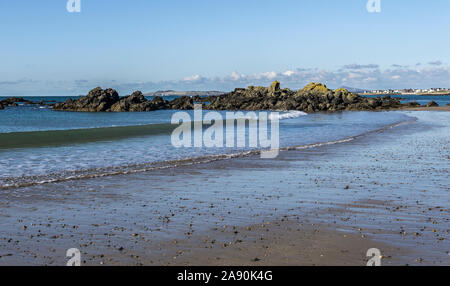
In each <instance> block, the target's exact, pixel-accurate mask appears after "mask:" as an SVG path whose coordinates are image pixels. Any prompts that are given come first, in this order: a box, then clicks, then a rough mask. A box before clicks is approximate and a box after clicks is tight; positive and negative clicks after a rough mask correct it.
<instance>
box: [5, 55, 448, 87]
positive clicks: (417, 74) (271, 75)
mask: <svg viewBox="0 0 450 286" xmlns="http://www.w3.org/2000/svg"><path fill="white" fill-rule="evenodd" d="M274 80H278V81H280V82H281V84H282V86H283V87H288V88H291V89H299V88H302V87H303V86H305V85H306V84H308V83H310V82H321V83H324V84H326V85H327V86H328V87H330V88H338V87H342V86H348V87H354V88H360V89H368V90H370V89H403V88H431V87H443V88H450V68H449V67H447V66H443V63H442V62H441V61H439V60H437V61H433V62H429V63H427V64H421V63H417V64H415V65H412V66H403V65H397V64H392V65H391V67H389V68H386V69H382V68H380V66H379V65H377V64H356V63H355V64H348V65H344V66H342V67H341V68H338V69H336V70H328V69H319V68H315V69H302V68H297V69H294V70H285V71H279V72H277V71H268V72H261V73H255V74H250V75H249V74H243V73H239V72H237V71H233V72H231V73H230V74H228V75H226V76H215V77H205V76H202V75H200V74H196V75H192V76H187V77H185V78H183V79H179V80H168V81H160V82H153V81H135V82H122V81H118V80H109V79H108V80H105V79H97V80H94V79H92V80H87V79H79V80H74V81H49V80H47V81H41V80H32V79H20V80H16V81H0V95H1V96H33V95H37V96H45V95H61V96H75V95H81V94H86V93H87V92H88V91H89V90H90V89H92V88H95V87H97V86H101V87H103V88H107V87H111V88H114V89H116V90H118V91H119V93H120V94H121V95H126V94H130V93H131V92H133V91H135V90H141V91H143V92H151V91H157V90H180V91H181V90H218V91H231V90H233V89H234V88H236V87H247V86H249V85H264V86H267V85H269V84H270V83H271V82H272V81H274Z"/></svg>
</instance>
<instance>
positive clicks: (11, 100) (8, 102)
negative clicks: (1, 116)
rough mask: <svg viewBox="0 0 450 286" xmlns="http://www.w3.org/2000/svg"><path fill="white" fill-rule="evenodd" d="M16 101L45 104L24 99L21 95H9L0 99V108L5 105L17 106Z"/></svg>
mask: <svg viewBox="0 0 450 286" xmlns="http://www.w3.org/2000/svg"><path fill="white" fill-rule="evenodd" d="M18 103H25V104H38V105H45V103H42V102H33V101H31V100H26V99H24V98H22V97H10V98H7V99H3V100H2V101H0V109H4V108H5V107H8V106H19V104H18Z"/></svg>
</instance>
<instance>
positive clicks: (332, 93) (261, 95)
mask: <svg viewBox="0 0 450 286" xmlns="http://www.w3.org/2000/svg"><path fill="white" fill-rule="evenodd" d="M210 102H211V104H210V105H208V106H207V107H206V108H207V109H216V110H301V111H306V112H318V111H340V110H381V109H390V108H398V107H401V106H402V104H401V103H400V101H399V100H398V99H393V98H390V97H384V98H365V97H361V96H359V95H358V94H355V93H351V92H349V91H348V90H346V89H343V88H341V89H336V90H331V89H328V88H327V87H326V86H325V85H323V84H320V83H310V84H308V85H307V86H305V87H304V88H303V89H301V90H298V91H297V92H294V91H292V90H290V89H281V88H280V84H279V82H274V83H273V84H272V85H271V86H270V87H269V88H265V87H254V86H250V87H248V88H247V89H242V88H238V89H235V90H234V91H233V92H231V93H228V94H224V95H221V96H218V97H214V98H210Z"/></svg>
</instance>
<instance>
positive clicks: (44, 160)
mask: <svg viewBox="0 0 450 286" xmlns="http://www.w3.org/2000/svg"><path fill="white" fill-rule="evenodd" d="M402 97H403V98H405V97H409V98H408V99H405V101H408V100H409V101H419V102H421V101H423V102H424V103H427V102H429V101H431V100H434V101H436V102H438V103H439V104H440V105H445V104H447V103H450V96H439V97H433V98H431V97H430V98H426V99H424V98H423V97H420V98H417V97H414V96H402ZM71 98H74V99H76V97H71ZM2 99H3V98H0V100H2ZM26 99H30V100H33V101H46V102H62V101H65V100H67V99H68V97H26ZM149 99H151V98H149ZM167 99H168V100H171V99H173V98H167ZM175 112H178V111H176V110H160V111H153V112H137V113H129V112H124V113H84V112H63V111H53V110H52V109H51V108H50V107H43V106H35V105H26V104H21V105H19V106H18V107H7V108H5V109H4V110H0V189H1V188H3V189H6V188H17V187H23V186H30V185H34V184H46V183H51V182H61V181H69V180H74V179H81V178H91V177H101V176H111V175H116V174H127V173H135V172H143V171H148V170H152V169H153V168H159V169H161V168H168V167H173V166H174V165H186V164H196V163H197V162H207V161H214V160H226V159H230V158H233V157H236V156H245V155H246V154H250V153H251V152H257V151H258V150H260V149H262V148H259V147H231V148H228V147H220V148H219V147H214V148H206V147H188V148H179V147H176V146H174V145H173V144H172V141H171V136H172V133H173V130H174V128H175V127H176V126H175V125H173V124H171V119H172V116H173V115H174V114H175ZM184 112H186V113H188V114H189V116H190V117H191V118H194V116H193V111H184ZM205 113H206V111H204V114H205ZM220 114H221V115H223V117H224V118H225V116H226V112H220ZM277 116H278V119H279V142H280V147H281V148H290V147H304V148H313V147H315V146H318V145H323V144H336V143H340V142H343V141H348V140H353V138H355V137H357V136H361V135H364V134H367V133H370V132H376V131H377V130H382V129H384V128H389V127H392V126H395V125H398V124H402V123H405V122H409V121H412V120H414V118H413V117H410V116H408V115H406V114H403V113H396V112H339V113H332V114H328V113H315V114H307V113H303V112H298V111H292V112H280V113H279V115H277ZM248 130H249V129H247V134H246V135H247V137H248V132H249V131H248ZM247 145H248V144H247ZM247 145H246V146H247Z"/></svg>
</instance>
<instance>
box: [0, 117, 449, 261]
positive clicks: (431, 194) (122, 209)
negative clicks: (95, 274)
mask: <svg viewBox="0 0 450 286" xmlns="http://www.w3.org/2000/svg"><path fill="white" fill-rule="evenodd" d="M406 112H407V114H409V115H410V116H417V117H418V118H419V120H418V121H416V122H410V123H408V124H405V125H402V126H397V127H395V128H392V129H388V130H384V131H383V132H377V133H371V134H368V135H366V136H363V137H360V138H357V139H355V140H352V141H349V142H344V143H341V144H335V145H325V146H320V147H316V148H310V149H300V150H292V151H286V152H281V153H280V156H279V157H278V158H276V159H273V160H261V159H259V157H245V158H236V159H232V160H223V161H216V162H212V163H207V164H199V165H195V166H189V167H181V168H171V169H167V170H155V171H151V172H146V173H138V174H131V175H120V176H112V177H105V178H96V179H89V180H79V181H71V182H64V183H54V184H46V185H41V186H32V187H26V188H20V189H11V190H3V191H2V192H1V193H0V219H1V221H2V227H1V229H0V265H64V264H65V262H66V261H67V258H66V257H65V251H66V250H67V249H69V248H74V247H75V248H78V249H80V250H81V252H82V261H83V262H82V264H83V265H205V264H206V265H365V263H366V261H367V257H366V252H367V250H368V249H369V248H379V249H380V251H381V253H382V255H383V260H382V261H383V264H384V265H449V264H450V256H449V250H450V243H449V235H448V232H449V227H448V226H449V220H450V208H449V207H450V205H449V201H448V195H449V192H450V188H449V185H450V179H449V176H448V174H449V164H448V163H449V160H450V157H449V155H450V154H449V148H450V144H449V134H450V129H449V121H448V115H446V114H448V113H442V112H409V111H406Z"/></svg>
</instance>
